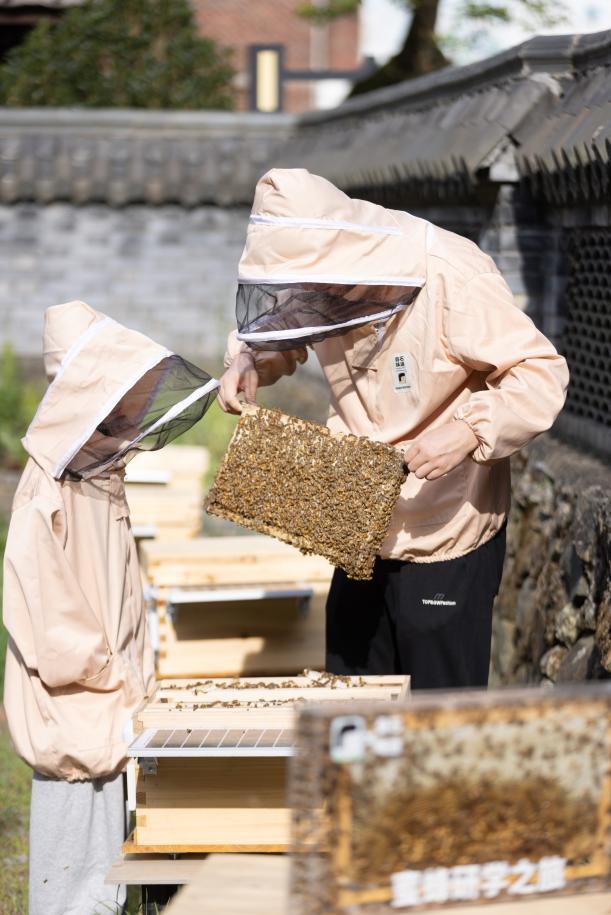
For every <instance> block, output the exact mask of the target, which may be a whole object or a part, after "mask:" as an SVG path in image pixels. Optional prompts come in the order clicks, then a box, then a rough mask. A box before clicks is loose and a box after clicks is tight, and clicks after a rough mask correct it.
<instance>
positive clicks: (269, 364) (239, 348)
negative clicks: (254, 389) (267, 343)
mask: <svg viewBox="0 0 611 915" xmlns="http://www.w3.org/2000/svg"><path fill="white" fill-rule="evenodd" d="M239 353H248V354H249V355H250V356H252V359H253V361H254V363H255V368H256V370H257V375H258V376H259V384H260V385H261V387H266V386H267V385H270V384H274V383H275V382H276V381H278V379H279V378H282V376H283V375H292V374H293V372H294V371H295V369H296V368H297V366H298V365H303V363H304V362H305V361H306V360H307V358H308V351H307V349H306V348H305V347H299V349H291V350H285V351H283V352H273V351H271V350H252V349H250V347H249V346H248V345H247V344H246V343H243V342H242V341H241V340H238V338H237V331H235V330H232V331H231V333H230V334H229V337H228V338H227V350H226V352H225V359H224V365H225V368H229V366H230V365H231V363H232V362H233V360H234V359H235V357H236V356H237V355H238V354H239Z"/></svg>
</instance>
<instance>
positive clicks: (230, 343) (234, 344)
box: [223, 330, 253, 369]
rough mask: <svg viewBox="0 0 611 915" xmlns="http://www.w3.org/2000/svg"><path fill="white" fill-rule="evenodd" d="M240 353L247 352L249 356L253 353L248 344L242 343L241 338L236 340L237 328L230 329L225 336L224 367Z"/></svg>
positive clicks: (227, 366) (228, 365)
mask: <svg viewBox="0 0 611 915" xmlns="http://www.w3.org/2000/svg"><path fill="white" fill-rule="evenodd" d="M240 353H248V354H249V355H250V356H252V355H253V352H252V350H251V349H250V347H249V346H248V344H247V343H244V341H243V340H238V332H237V330H232V331H231V333H230V334H229V336H228V337H227V350H226V352H225V357H224V359H223V365H224V366H225V368H226V369H228V368H229V367H230V365H231V363H232V362H233V360H234V359H235V357H236V356H238V355H239V354H240Z"/></svg>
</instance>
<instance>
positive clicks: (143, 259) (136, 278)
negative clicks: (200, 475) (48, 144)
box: [0, 203, 248, 371]
mask: <svg viewBox="0 0 611 915" xmlns="http://www.w3.org/2000/svg"><path fill="white" fill-rule="evenodd" d="M247 220H248V209H247V208H246V207H244V208H242V207H227V208H220V207H215V206H199V207H195V208H193V209H186V208H183V207H180V206H173V205H163V206H159V207H150V206H142V205H132V206H127V207H124V208H121V209H116V208H112V207H109V206H106V205H104V204H87V205H83V206H80V207H79V206H74V205H72V204H67V203H66V204H65V203H53V204H48V205H44V204H35V203H20V204H14V205H13V206H0V347H1V346H2V344H3V343H5V342H10V343H12V344H13V346H14V347H15V349H16V351H17V352H18V353H19V354H20V355H21V356H26V357H30V358H32V357H38V356H39V354H40V347H41V331H42V316H43V312H44V309H45V308H46V307H47V306H48V305H54V304H56V303H58V302H65V301H68V300H70V299H82V300H84V301H86V302H88V303H89V304H90V305H92V306H93V307H94V308H98V309H99V310H100V311H103V312H105V313H107V314H109V315H111V316H112V317H113V318H116V319H117V320H119V321H121V322H124V323H125V324H127V325H129V326H130V327H133V328H135V329H136V330H141V331H143V332H144V333H148V334H150V335H151V336H152V337H154V338H155V339H157V340H158V341H159V342H160V343H164V344H166V345H167V346H169V347H170V348H171V349H175V350H176V351H178V352H182V353H184V354H185V355H187V356H190V357H192V358H193V359H194V360H195V361H198V360H199V361H202V360H204V365H205V366H206V367H208V362H209V361H211V360H212V361H214V362H215V364H214V365H212V366H211V368H212V370H214V371H218V369H219V364H218V358H219V356H220V355H222V352H223V350H224V343H225V338H226V334H227V331H228V329H229V328H230V327H232V326H234V324H235V317H234V304H235V277H236V275H237V264H238V260H239V257H240V254H241V251H242V248H243V245H244V236H245V232H246V225H247ZM215 360H216V361H215Z"/></svg>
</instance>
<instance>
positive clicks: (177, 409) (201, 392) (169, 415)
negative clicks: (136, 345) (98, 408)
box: [83, 353, 220, 470]
mask: <svg viewBox="0 0 611 915" xmlns="http://www.w3.org/2000/svg"><path fill="white" fill-rule="evenodd" d="M170 355H172V353H170ZM152 367H153V366H151V368H152ZM147 371H148V369H147ZM143 374H146V372H143ZM140 377H141V376H140ZM136 380H138V379H136ZM219 385H220V381H217V379H216V378H211V379H210V381H208V382H206V384H204V385H202V386H201V387H199V388H196V389H195V391H191V393H190V394H189V396H188V397H185V398H184V400H181V401H180V402H179V403H175V404H174V406H173V407H170V409H169V410H168V411H167V412H166V413H164V414H163V416H161V417H160V418H159V419H156V420H155V422H154V423H153V425H152V426H149V427H148V429H145V430H144V432H141V433H140V435H137V436H136V438H134V439H132V441H131V442H130V443H129V445H127V446H126V447H125V449H124V450H125V451H129V449H130V448H133V447H134V445H137V444H138V442H141V441H142V439H143V438H146V436H147V435H150V434H151V433H152V432H155V431H156V429H158V428H159V427H160V426H163V424H164V423H169V422H170V420H172V419H174V418H175V417H176V416H179V414H180V413H182V412H183V411H184V410H186V409H187V407H190V406H191V404H192V403H195V401H197V400H201V398H202V397H204V396H205V395H206V394H208V393H209V392H210V391H214V389H215V388H218V387H219ZM128 390H129V389H128ZM119 399H120V398H119ZM104 415H106V414H104ZM102 419H104V416H103V417H102ZM101 421H102V420H100V422H101ZM98 425H99V423H98ZM96 428H97V427H96ZM83 444H84V442H83ZM114 460H115V458H114V457H112V458H110V459H109V460H108V461H105V462H104V463H103V464H100V466H99V468H98V469H99V470H105V469H106V467H109V466H110V465H111V464H112V463H113V462H114Z"/></svg>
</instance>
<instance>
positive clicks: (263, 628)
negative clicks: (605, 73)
mask: <svg viewBox="0 0 611 915" xmlns="http://www.w3.org/2000/svg"><path fill="white" fill-rule="evenodd" d="M141 563H142V569H143V576H144V580H145V588H146V593H147V595H148V598H149V606H150V608H151V612H150V614H149V621H150V629H151V635H152V638H153V642H154V644H155V648H156V650H157V668H158V674H159V676H160V677H192V676H238V675H241V674H249V675H259V674H265V675H267V674H269V675H281V674H295V673H298V672H299V671H301V670H303V669H304V668H305V667H315V668H319V667H321V666H322V664H323V662H324V603H325V597H326V594H327V591H328V588H329V582H330V579H331V575H332V571H333V570H332V568H331V566H330V565H329V563H328V562H327V561H326V560H325V559H321V558H320V557H317V556H304V555H302V554H301V553H300V552H299V551H298V550H296V549H295V548H294V547H291V546H288V545H287V544H283V543H279V542H278V541H276V540H272V539H271V538H268V537H262V536H248V537H203V538H197V539H195V540H191V541H175V542H155V541H150V542H147V543H143V544H142V545H141Z"/></svg>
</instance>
